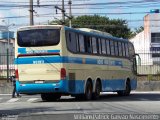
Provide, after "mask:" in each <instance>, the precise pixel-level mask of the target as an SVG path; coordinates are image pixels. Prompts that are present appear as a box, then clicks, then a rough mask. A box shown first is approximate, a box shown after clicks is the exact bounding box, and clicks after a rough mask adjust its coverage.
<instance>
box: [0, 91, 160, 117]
mask: <svg viewBox="0 0 160 120" xmlns="http://www.w3.org/2000/svg"><path fill="white" fill-rule="evenodd" d="M133 115H134V116H133ZM137 115H138V116H137ZM144 115H145V116H144ZM149 118H150V119H154V120H157V119H159V120H160V92H151V93H148V92H133V93H131V95H130V96H123V97H121V96H118V95H117V94H114V93H109V94H106V93H103V94H102V95H101V97H100V99H99V100H96V101H78V100H75V99H74V98H72V97H70V96H63V97H62V98H61V100H59V101H56V102H43V101H42V100H41V98H40V96H39V95H31V96H26V95H22V97H21V98H13V99H12V98H11V96H10V95H0V119H2V120H53V119H55V120H63V119H64V120H72V119H73V120H75V119H99V120H100V119H114V120H119V119H140V120H141V119H149Z"/></svg>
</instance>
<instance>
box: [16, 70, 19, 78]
mask: <svg viewBox="0 0 160 120" xmlns="http://www.w3.org/2000/svg"><path fill="white" fill-rule="evenodd" d="M15 77H16V79H18V78H19V74H18V69H16V70H15Z"/></svg>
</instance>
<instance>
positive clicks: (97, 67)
mask: <svg viewBox="0 0 160 120" xmlns="http://www.w3.org/2000/svg"><path fill="white" fill-rule="evenodd" d="M15 64H16V70H15V73H16V91H17V92H19V93H22V94H41V98H42V100H45V101H52V100H58V99H60V97H61V96H62V95H72V96H75V97H76V98H81V97H83V98H85V99H86V100H90V99H92V98H94V99H97V98H99V95H100V92H117V93H118V94H119V95H129V94H130V91H131V90H134V89H136V86H137V81H136V73H137V67H136V59H135V51H134V47H133V45H132V43H131V42H129V41H128V40H126V39H119V38H116V37H113V36H111V35H109V34H107V33H103V32H100V31H96V30H91V29H74V28H69V27H66V26H62V25H39V26H28V27H23V28H20V29H18V31H17V37H16V41H15Z"/></svg>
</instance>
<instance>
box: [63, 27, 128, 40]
mask: <svg viewBox="0 0 160 120" xmlns="http://www.w3.org/2000/svg"><path fill="white" fill-rule="evenodd" d="M65 30H69V31H72V32H76V33H82V34H86V35H92V36H95V37H102V38H107V39H112V40H117V41H124V42H130V41H129V40H128V39H123V38H118V37H113V36H112V35H110V34H99V33H97V32H89V31H88V30H87V29H86V30H85V29H81V28H79V29H74V28H69V27H66V26H65Z"/></svg>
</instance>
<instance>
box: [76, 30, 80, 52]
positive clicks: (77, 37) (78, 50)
mask: <svg viewBox="0 0 160 120" xmlns="http://www.w3.org/2000/svg"><path fill="white" fill-rule="evenodd" d="M76 42H77V52H80V48H79V35H78V34H77V33H76Z"/></svg>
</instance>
